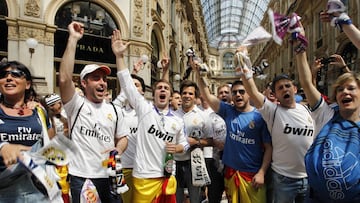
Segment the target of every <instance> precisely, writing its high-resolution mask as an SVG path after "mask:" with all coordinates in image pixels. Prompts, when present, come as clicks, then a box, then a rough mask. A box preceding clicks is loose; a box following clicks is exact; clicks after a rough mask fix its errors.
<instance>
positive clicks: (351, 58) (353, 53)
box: [341, 43, 359, 72]
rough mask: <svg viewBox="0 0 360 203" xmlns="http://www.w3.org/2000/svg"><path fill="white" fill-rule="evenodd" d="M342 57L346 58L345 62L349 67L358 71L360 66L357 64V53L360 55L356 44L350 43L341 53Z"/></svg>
mask: <svg viewBox="0 0 360 203" xmlns="http://www.w3.org/2000/svg"><path fill="white" fill-rule="evenodd" d="M341 55H342V57H343V58H344V61H345V63H346V64H347V65H348V67H349V68H350V69H351V70H353V71H355V72H358V70H359V67H357V64H356V59H357V55H358V50H357V48H356V47H355V46H354V44H352V43H348V44H347V45H346V46H345V48H344V50H343V51H342V53H341Z"/></svg>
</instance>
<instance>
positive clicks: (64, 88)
mask: <svg viewBox="0 0 360 203" xmlns="http://www.w3.org/2000/svg"><path fill="white" fill-rule="evenodd" d="M83 27H84V26H83V24H82V23H78V22H72V23H70V24H69V26H68V29H69V38H68V41H67V45H66V49H65V52H64V54H63V57H62V59H61V63H60V69H59V87H60V94H61V100H62V102H63V103H64V104H66V103H67V102H68V101H70V99H71V98H72V97H73V95H74V94H75V84H74V83H73V80H72V75H73V71H74V64H75V53H76V45H77V42H78V41H79V40H80V39H81V38H82V36H83V34H84V28H83Z"/></svg>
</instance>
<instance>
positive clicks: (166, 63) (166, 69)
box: [160, 55, 170, 81]
mask: <svg viewBox="0 0 360 203" xmlns="http://www.w3.org/2000/svg"><path fill="white" fill-rule="evenodd" d="M160 63H161V66H162V69H163V72H162V79H164V80H166V81H170V80H169V79H170V78H169V77H170V72H169V71H170V70H169V65H170V59H169V58H168V57H167V56H166V55H164V58H163V59H161V61H160Z"/></svg>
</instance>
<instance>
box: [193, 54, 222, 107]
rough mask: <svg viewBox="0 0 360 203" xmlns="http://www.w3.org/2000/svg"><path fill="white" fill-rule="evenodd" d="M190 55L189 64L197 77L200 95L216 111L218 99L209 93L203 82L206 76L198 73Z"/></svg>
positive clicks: (218, 103) (197, 67)
mask: <svg viewBox="0 0 360 203" xmlns="http://www.w3.org/2000/svg"><path fill="white" fill-rule="evenodd" d="M192 58H193V57H192V56H190V57H189V60H190V66H191V68H192V69H193V71H195V75H196V78H197V82H198V86H199V89H200V94H201V96H202V97H203V98H204V99H205V101H206V102H207V103H208V104H209V106H210V107H211V108H212V109H213V110H214V111H215V112H218V111H219V108H220V100H219V99H218V98H217V97H216V96H215V95H213V94H211V92H210V90H209V87H208V85H207V84H205V81H206V78H204V77H202V76H201V75H200V67H199V65H198V64H197V63H196V62H194V61H193V60H192Z"/></svg>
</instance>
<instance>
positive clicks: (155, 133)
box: [117, 69, 189, 178]
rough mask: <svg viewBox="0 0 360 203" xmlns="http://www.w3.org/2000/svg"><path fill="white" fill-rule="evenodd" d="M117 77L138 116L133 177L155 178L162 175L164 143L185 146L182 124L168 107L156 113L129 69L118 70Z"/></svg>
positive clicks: (186, 145) (164, 153)
mask: <svg viewBox="0 0 360 203" xmlns="http://www.w3.org/2000/svg"><path fill="white" fill-rule="evenodd" d="M117 76H118V78H119V80H120V86H121V87H122V90H124V92H125V95H126V97H127V98H128V101H129V103H130V105H131V106H134V109H135V111H136V114H137V116H138V129H137V135H136V152H135V158H134V168H133V176H134V177H136V178H159V177H163V176H164V170H163V165H164V161H165V155H166V151H165V146H166V142H173V143H176V144H181V145H183V146H184V149H185V150H186V149H187V148H188V147H189V144H188V143H187V140H186V137H185V134H184V123H183V121H182V119H181V118H179V117H177V116H175V115H174V112H173V111H171V110H170V108H169V109H168V110H167V111H166V112H159V111H158V110H157V109H156V107H155V106H154V105H153V104H152V103H150V102H148V101H147V100H146V99H145V98H144V97H143V96H142V95H141V94H140V93H139V92H138V91H137V90H136V87H135V85H134V82H133V81H132V78H131V76H130V73H129V70H127V69H126V70H123V71H119V72H118V73H117Z"/></svg>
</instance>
